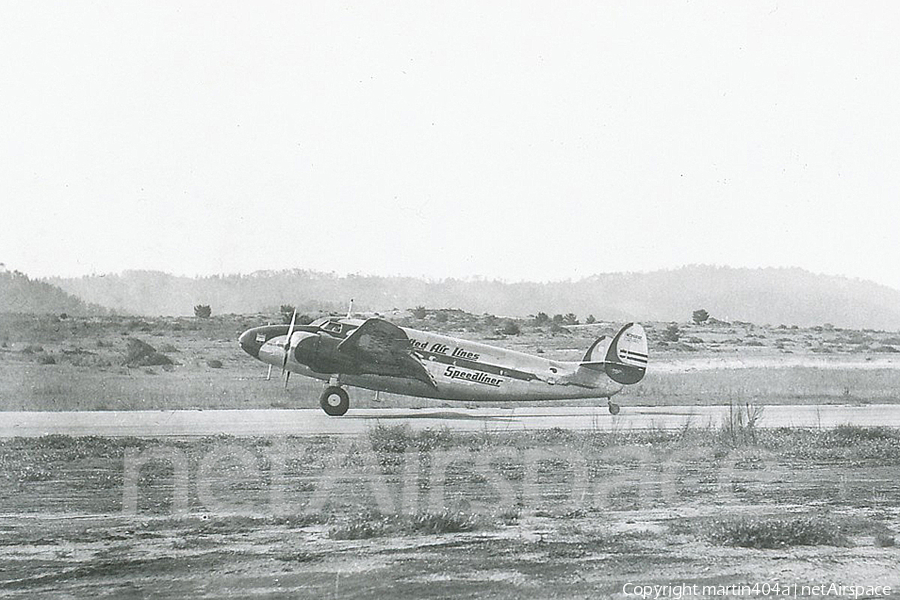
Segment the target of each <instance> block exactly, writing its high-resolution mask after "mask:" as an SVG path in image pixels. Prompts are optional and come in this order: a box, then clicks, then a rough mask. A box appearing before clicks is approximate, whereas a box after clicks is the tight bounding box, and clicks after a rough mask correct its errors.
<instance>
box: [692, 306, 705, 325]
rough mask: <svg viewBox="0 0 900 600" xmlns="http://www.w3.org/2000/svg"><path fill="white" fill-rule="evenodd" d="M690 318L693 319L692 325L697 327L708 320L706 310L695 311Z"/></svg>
mask: <svg viewBox="0 0 900 600" xmlns="http://www.w3.org/2000/svg"><path fill="white" fill-rule="evenodd" d="M691 318H692V319H693V321H694V323H696V324H697V325H699V324H700V323H705V322H706V321H707V319H709V313H708V312H706V309H703V308H701V309H699V310H695V311H694V313H693V314H692V315H691Z"/></svg>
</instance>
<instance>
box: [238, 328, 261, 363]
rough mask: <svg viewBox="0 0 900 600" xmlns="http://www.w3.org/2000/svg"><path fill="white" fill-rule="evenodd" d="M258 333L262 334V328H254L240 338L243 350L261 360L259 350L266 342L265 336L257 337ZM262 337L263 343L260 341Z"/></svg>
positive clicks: (239, 341)
mask: <svg viewBox="0 0 900 600" xmlns="http://www.w3.org/2000/svg"><path fill="white" fill-rule="evenodd" d="M258 333H262V332H261V330H260V328H259V327H254V328H253V329H248V330H247V331H245V332H244V333H242V334H241V336H240V337H239V338H238V343H239V344H240V345H241V349H242V350H243V351H244V352H246V353H247V354H249V355H250V356H252V357H253V358H259V349H260V347H261V346H262V345H263V344H264V343H265V341H266V338H265V334H263V335H262V336H257V334H258ZM260 337H261V338H262V341H260Z"/></svg>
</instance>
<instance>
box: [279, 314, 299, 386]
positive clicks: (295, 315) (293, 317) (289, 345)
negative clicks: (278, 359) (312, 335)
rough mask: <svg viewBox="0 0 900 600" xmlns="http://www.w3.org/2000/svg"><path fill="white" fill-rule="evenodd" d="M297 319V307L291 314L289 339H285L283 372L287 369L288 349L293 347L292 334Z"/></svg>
mask: <svg viewBox="0 0 900 600" xmlns="http://www.w3.org/2000/svg"><path fill="white" fill-rule="evenodd" d="M296 321H297V309H296V308H295V309H294V312H293V313H292V314H291V326H290V327H288V332H287V339H286V340H284V360H283V361H282V363H281V374H282V375H284V372H285V370H286V369H287V359H288V350H290V348H291V336H292V335H294V323H295V322H296Z"/></svg>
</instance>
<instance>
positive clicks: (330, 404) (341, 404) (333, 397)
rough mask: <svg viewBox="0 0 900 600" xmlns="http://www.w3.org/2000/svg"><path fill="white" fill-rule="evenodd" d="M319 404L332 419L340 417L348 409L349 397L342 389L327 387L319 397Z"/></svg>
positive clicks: (332, 386)
mask: <svg viewBox="0 0 900 600" xmlns="http://www.w3.org/2000/svg"><path fill="white" fill-rule="evenodd" d="M319 404H321V405H322V410H324V411H325V412H326V413H328V414H329V415H331V416H332V417H340V416H341V415H343V414H344V413H346V412H347V409H349V408H350V395H349V394H347V392H346V391H344V389H343V388H339V387H337V386H334V385H329V386H328V387H327V388H325V391H324V392H322V396H321V397H319Z"/></svg>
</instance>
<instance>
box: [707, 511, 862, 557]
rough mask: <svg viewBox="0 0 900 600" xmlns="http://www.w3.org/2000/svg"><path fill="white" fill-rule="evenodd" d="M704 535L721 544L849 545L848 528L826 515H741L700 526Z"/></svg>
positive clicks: (781, 546) (783, 546) (757, 546)
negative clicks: (846, 529)
mask: <svg viewBox="0 0 900 600" xmlns="http://www.w3.org/2000/svg"><path fill="white" fill-rule="evenodd" d="M700 533H701V535H702V537H705V538H706V539H708V540H709V541H711V542H713V543H714V544H719V545H722V546H739V547H741V548H757V549H775V548H786V547H788V546H846V545H848V543H849V540H848V538H847V533H846V531H845V528H844V527H843V526H842V525H841V524H840V523H838V522H836V521H835V520H833V519H831V518H829V517H824V516H807V515H803V516H786V517H772V516H763V517H738V518H727V519H718V520H715V521H711V522H708V523H706V524H704V525H702V526H701V527H700Z"/></svg>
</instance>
